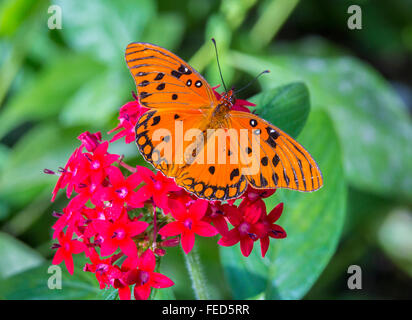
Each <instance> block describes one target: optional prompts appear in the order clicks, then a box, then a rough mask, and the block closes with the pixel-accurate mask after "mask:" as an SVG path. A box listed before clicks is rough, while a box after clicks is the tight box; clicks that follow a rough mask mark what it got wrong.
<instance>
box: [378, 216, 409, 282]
mask: <svg viewBox="0 0 412 320" xmlns="http://www.w3.org/2000/svg"><path fill="white" fill-rule="evenodd" d="M378 243H379V245H380V246H381V248H382V249H383V251H384V252H385V253H386V255H387V256H388V257H389V258H391V260H392V261H393V262H394V263H395V264H396V265H398V266H399V267H400V269H402V270H403V271H404V272H406V273H407V274H409V276H411V277H412V255H411V252H412V212H411V211H410V210H409V211H408V210H407V209H396V210H393V211H392V212H391V213H390V214H389V215H388V216H387V217H386V218H385V220H384V221H383V223H382V225H381V226H380V228H379V231H378Z"/></svg>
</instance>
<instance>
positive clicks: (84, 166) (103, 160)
mask: <svg viewBox="0 0 412 320" xmlns="http://www.w3.org/2000/svg"><path fill="white" fill-rule="evenodd" d="M108 147H109V142H108V141H105V142H103V143H101V144H99V145H98V146H97V147H96V148H95V149H94V151H93V152H92V153H84V154H83V155H84V157H83V159H82V161H81V163H80V166H79V170H80V171H84V175H85V176H88V177H90V178H91V180H92V181H93V182H95V183H100V182H102V181H103V180H104V178H105V177H106V170H107V169H108V168H109V167H110V166H111V165H112V164H113V163H114V162H115V161H117V160H118V159H119V156H118V155H117V154H110V153H107V148H108Z"/></svg>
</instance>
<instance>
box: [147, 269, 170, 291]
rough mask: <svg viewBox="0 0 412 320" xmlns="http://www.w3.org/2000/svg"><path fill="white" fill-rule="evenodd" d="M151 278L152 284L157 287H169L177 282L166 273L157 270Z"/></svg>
mask: <svg viewBox="0 0 412 320" xmlns="http://www.w3.org/2000/svg"><path fill="white" fill-rule="evenodd" d="M150 278H151V283H150V284H151V286H152V287H153V288H156V289H159V288H169V287H171V286H173V285H174V284H175V283H174V282H173V281H172V280H170V279H169V278H168V277H166V276H165V275H163V274H161V273H157V272H153V273H152V274H151V276H150Z"/></svg>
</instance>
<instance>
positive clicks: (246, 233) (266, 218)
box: [218, 198, 286, 257]
mask: <svg viewBox="0 0 412 320" xmlns="http://www.w3.org/2000/svg"><path fill="white" fill-rule="evenodd" d="M282 210H283V204H279V205H278V206H277V207H276V208H274V209H273V210H272V211H271V213H270V214H269V215H267V214H266V205H265V202H264V201H263V200H262V199H261V198H259V199H257V200H255V201H250V200H249V199H248V198H245V199H244V200H243V201H242V203H241V204H240V206H239V208H238V210H236V211H233V210H232V211H231V212H230V214H228V220H229V221H230V223H231V224H232V225H233V226H234V228H233V229H231V230H230V231H229V232H228V233H226V234H223V237H222V238H221V239H220V240H219V242H218V244H220V245H221V246H225V247H228V246H233V245H235V244H236V243H238V242H239V241H240V250H241V251H242V254H243V255H244V256H245V257H248V256H249V255H250V253H251V252H252V249H253V244H254V242H255V241H257V240H259V239H260V240H261V251H262V257H264V256H265V255H266V252H267V249H268V247H269V237H272V238H285V237H286V232H285V231H284V230H283V228H282V227H280V226H278V225H276V224H274V222H275V221H276V220H277V219H279V217H280V215H281V214H282Z"/></svg>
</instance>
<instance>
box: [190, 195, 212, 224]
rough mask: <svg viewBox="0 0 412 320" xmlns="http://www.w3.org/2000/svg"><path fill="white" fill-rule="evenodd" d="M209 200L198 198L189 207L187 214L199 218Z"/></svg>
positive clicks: (201, 216)
mask: <svg viewBox="0 0 412 320" xmlns="http://www.w3.org/2000/svg"><path fill="white" fill-rule="evenodd" d="M208 205H209V202H208V201H207V200H203V199H198V200H196V201H195V202H194V203H193V204H192V205H191V206H190V208H189V214H190V216H191V217H193V218H194V219H196V220H200V219H202V218H203V216H204V215H205V213H206V210H207V207H208Z"/></svg>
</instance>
